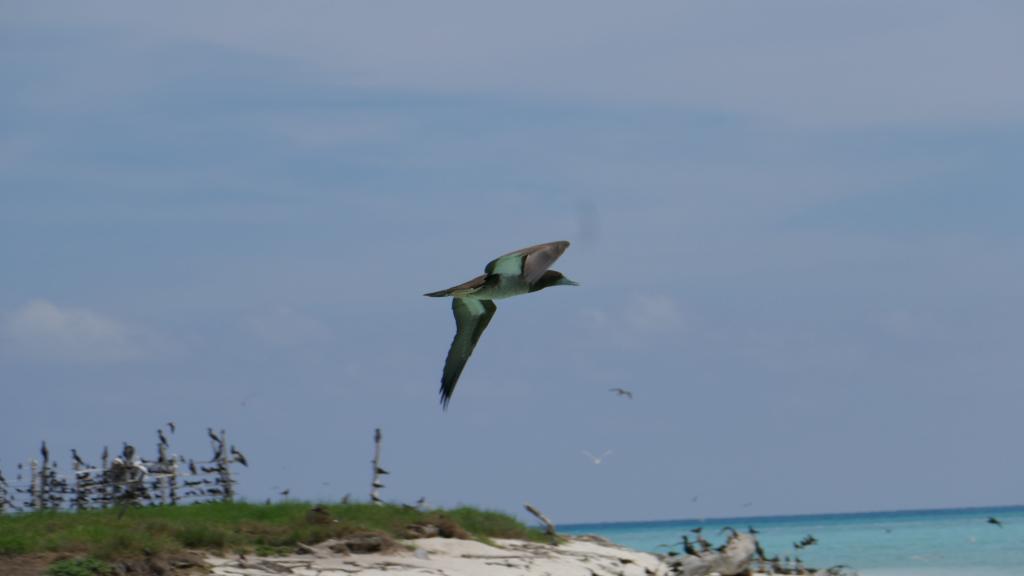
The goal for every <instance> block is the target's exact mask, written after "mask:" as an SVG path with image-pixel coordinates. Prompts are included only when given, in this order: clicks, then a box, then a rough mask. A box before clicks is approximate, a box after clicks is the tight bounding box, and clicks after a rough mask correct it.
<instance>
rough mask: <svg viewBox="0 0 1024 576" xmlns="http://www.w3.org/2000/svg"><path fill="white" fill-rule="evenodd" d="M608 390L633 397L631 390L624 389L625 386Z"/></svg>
mask: <svg viewBox="0 0 1024 576" xmlns="http://www.w3.org/2000/svg"><path fill="white" fill-rule="evenodd" d="M608 391H609V392H615V393H616V394H618V395H619V396H625V397H626V398H629V399H630V400H632V399H633V392H631V391H629V390H626V389H625V388H609V389H608Z"/></svg>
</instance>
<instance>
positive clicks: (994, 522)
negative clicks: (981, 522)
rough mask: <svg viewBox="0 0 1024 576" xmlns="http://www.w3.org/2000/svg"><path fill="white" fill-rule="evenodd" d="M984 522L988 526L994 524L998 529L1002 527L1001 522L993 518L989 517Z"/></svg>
mask: <svg viewBox="0 0 1024 576" xmlns="http://www.w3.org/2000/svg"><path fill="white" fill-rule="evenodd" d="M986 522H988V523H989V524H994V525H996V526H999V527H1000V528H1002V527H1003V522H1002V520H1000V519H999V518H996V517H995V516H989V517H988V520H986Z"/></svg>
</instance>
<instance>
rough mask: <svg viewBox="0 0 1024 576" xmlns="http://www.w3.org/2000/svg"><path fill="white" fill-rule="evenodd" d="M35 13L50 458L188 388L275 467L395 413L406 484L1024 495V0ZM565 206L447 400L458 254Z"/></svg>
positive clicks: (246, 491)
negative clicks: (550, 275)
mask: <svg viewBox="0 0 1024 576" xmlns="http://www.w3.org/2000/svg"><path fill="white" fill-rule="evenodd" d="M0 13H2V15H3V16H2V18H0V279H2V281H0V470H2V471H4V472H5V473H6V475H7V476H8V478H11V477H12V476H13V473H12V471H13V469H14V466H15V464H16V463H17V462H26V461H28V460H29V459H31V458H32V457H35V456H36V455H37V451H38V448H39V442H40V441H41V440H46V441H47V443H48V444H49V446H50V451H51V453H52V454H54V455H55V457H56V458H57V459H58V460H59V461H61V462H62V464H63V465H67V463H68V462H69V460H70V457H69V451H70V449H71V448H77V449H78V450H79V452H81V453H82V454H83V455H84V456H85V457H86V458H87V459H92V460H95V459H96V458H97V456H98V454H99V453H100V452H101V450H102V447H103V446H105V445H106V446H110V447H111V449H118V448H119V447H120V445H121V442H122V441H128V442H130V443H132V444H134V445H136V446H138V447H139V449H140V451H141V452H142V453H143V455H144V456H153V455H155V443H156V432H155V431H156V429H157V428H158V427H160V426H161V425H162V424H163V423H164V422H167V421H171V420H173V421H174V422H176V424H177V432H176V434H175V435H174V436H173V437H171V447H172V451H175V452H179V453H182V454H185V455H186V456H190V457H198V456H201V455H205V454H207V453H208V451H209V446H208V442H207V440H206V428H207V427H208V426H210V427H213V428H215V429H221V428H223V429H226V430H227V432H228V436H229V441H230V442H231V443H232V444H236V445H237V446H238V447H239V448H240V449H241V450H242V451H243V452H244V453H245V454H246V456H247V457H248V460H249V462H250V467H249V468H247V469H241V470H240V472H239V474H238V480H239V482H240V484H239V492H240V494H241V495H242V497H244V498H247V499H250V500H259V501H261V500H263V499H264V498H266V497H269V496H272V495H276V494H277V492H278V491H280V490H282V489H285V488H287V489H289V490H290V491H291V496H292V497H298V498H303V499H309V500H322V501H334V500H337V499H339V498H341V497H342V496H343V495H345V494H347V493H351V494H352V496H353V497H354V498H357V499H365V498H367V497H368V495H369V489H370V486H369V485H370V480H371V470H370V459H371V458H372V454H373V430H374V429H375V428H378V427H379V428H381V429H382V432H383V438H384V440H383V451H382V457H383V459H382V463H383V465H384V467H386V468H388V469H389V470H391V472H392V474H391V476H389V477H388V478H387V482H386V484H387V487H386V488H385V489H384V490H382V496H383V497H384V498H385V499H386V500H388V501H393V502H412V501H415V500H416V499H418V498H420V497H421V496H423V497H426V498H427V500H428V501H429V502H430V503H432V504H435V505H439V506H455V505H459V504H470V505H476V506H481V507H485V508H490V509H498V510H503V511H507V512H510V513H513V514H516V515H519V516H520V517H523V518H524V519H527V518H528V516H526V514H525V512H523V511H522V505H523V503H524V502H530V503H532V504H534V505H535V506H537V507H538V508H540V509H541V510H542V511H543V512H544V513H545V514H546V515H547V516H549V517H550V518H551V519H552V520H553V521H555V522H556V523H571V522H594V521H625V520H654V519H670V518H699V517H721V516H738V515H744V516H750V515H772V514H802V513H824V512H845V511H868V510H893V509H910V508H937V507H960V506H980V505H999V504H1020V503H1022V502H1024V495H1022V494H1021V485H1022V481H1024V460H1022V459H1021V458H1019V457H1017V455H1018V454H1019V443H1018V440H1019V429H1020V426H1019V413H1020V407H1021V406H1022V405H1024V386H1021V375H1022V372H1024V355H1022V354H1021V326H1022V325H1024V304H1022V301H1021V294H1022V293H1024V265H1022V259H1021V257H1020V255H1021V253H1022V249H1024V227H1022V224H1021V223H1022V222H1024V189H1022V188H1024V187H1022V183H1024V174H1022V170H1024V168H1021V167H1022V166H1024V76H1022V75H1021V74H1020V73H1019V66H1020V62H1019V61H1020V54H1022V53H1024V36H1022V35H1021V34H1020V33H1019V23H1020V22H1021V21H1022V19H1024V5H1021V4H1020V3H1018V2H1010V1H1007V2H990V1H978V2H971V3H963V2H951V1H950V2H947V1H937V0H921V1H909V0H908V1H900V2H841V1H830V2H821V1H806V2H796V1H780V2H771V3H768V2H753V1H751V2H733V1H728V0H725V1H715V2H647V3H644V4H642V5H629V6H626V5H625V4H622V3H617V2H602V1H591V0H588V1H575V2H573V1H570V2H560V3H555V4H552V3H546V2H544V3H542V2H517V3H484V2H469V1H466V2H432V3H419V2H390V1H379V0H375V1H373V2H345V3H342V2H326V1H323V2H314V1H310V2H304V3H301V4H294V3H279V2H265V1H246V2H241V1H225V2H218V3H209V2H192V1H187V2H175V3H160V2H138V1H124V2H114V1H105V2H95V3H80V2H9V1H2V2H0ZM563 239H564V240H569V241H571V242H572V246H571V247H570V248H569V250H568V251H567V252H566V253H565V254H564V255H563V256H562V258H561V259H560V260H559V261H558V262H557V264H556V266H555V268H556V269H557V270H560V271H562V272H563V273H565V274H566V275H567V276H568V277H570V278H572V279H573V280H575V281H577V282H579V283H580V284H581V286H579V287H556V288H551V289H549V290H544V291H543V292H538V293H535V294H531V295H528V296H525V297H519V298H514V299H510V300H504V301H499V302H498V312H497V314H496V315H495V317H494V319H493V321H492V322H491V324H490V327H489V328H488V330H487V332H486V333H485V334H484V335H483V337H482V338H481V340H480V343H479V345H478V347H477V349H476V351H475V353H474V355H473V357H472V358H471V359H470V361H469V364H468V365H467V368H466V370H465V372H464V373H463V375H462V378H461V380H460V382H459V385H458V388H457V389H456V391H455V394H454V397H453V399H452V402H451V405H450V406H449V409H448V410H447V412H444V411H442V410H441V407H440V405H439V401H438V387H439V380H440V376H441V369H442V366H443V362H444V357H445V354H446V352H447V349H448V345H449V343H450V342H451V338H452V336H453V334H454V321H453V318H452V314H451V308H450V305H449V303H448V302H447V301H443V300H438V299H431V298H424V297H423V296H422V294H423V293H425V292H428V291H432V290H439V289H442V288H446V287H448V286H452V285H454V284H457V283H460V282H462V281H465V280H468V279H470V278H472V277H474V276H476V275H478V274H480V273H482V271H483V267H484V266H485V264H486V263H487V262H488V261H490V260H491V259H493V258H495V257H496V256H498V255H501V254H504V253H506V252H509V251H511V250H514V249H517V248H520V247H523V246H528V245H531V244H536V243H539V242H548V241H553V240H563ZM612 387H624V388H628V389H630V390H632V391H633V393H634V398H633V399H632V400H628V399H626V398H621V397H618V396H616V395H615V394H613V393H612V392H610V391H609V388H612ZM584 450H586V451H589V452H591V453H593V454H597V455H600V454H603V453H605V452H606V451H609V450H610V451H611V453H610V454H608V455H607V456H606V457H605V458H604V460H603V461H602V462H601V463H600V464H594V463H592V462H591V461H590V460H589V459H588V458H587V456H586V455H585V454H584V453H583V451H584Z"/></svg>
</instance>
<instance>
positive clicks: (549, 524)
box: [523, 502, 558, 541]
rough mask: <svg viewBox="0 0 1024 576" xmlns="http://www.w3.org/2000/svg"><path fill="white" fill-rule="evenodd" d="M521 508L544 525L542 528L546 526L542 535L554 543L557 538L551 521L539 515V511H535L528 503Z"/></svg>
mask: <svg viewBox="0 0 1024 576" xmlns="http://www.w3.org/2000/svg"><path fill="white" fill-rule="evenodd" d="M523 507H524V508H526V511H527V512H529V513H530V514H533V515H534V516H536V517H537V520H540V521H541V522H543V523H544V526H546V528H545V529H544V533H545V534H547V535H548V536H550V537H551V540H552V541H555V540H556V539H557V538H558V535H557V534H556V533H555V525H554V524H553V523H552V522H551V520H548V517H547V516H545V515H543V514H541V512H540V510H537V509H536V508H534V507H533V506H531V505H530V503H529V502H527V503H526V504H523Z"/></svg>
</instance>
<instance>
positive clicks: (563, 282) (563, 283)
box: [558, 278, 580, 286]
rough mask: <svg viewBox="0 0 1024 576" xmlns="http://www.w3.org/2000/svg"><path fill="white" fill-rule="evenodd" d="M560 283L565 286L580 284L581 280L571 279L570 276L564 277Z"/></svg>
mask: <svg viewBox="0 0 1024 576" xmlns="http://www.w3.org/2000/svg"><path fill="white" fill-rule="evenodd" d="M558 283H559V284H562V285H563V286H579V285H580V283H579V282H573V281H572V280H569V279H568V278H562V279H561V280H559V281H558Z"/></svg>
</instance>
